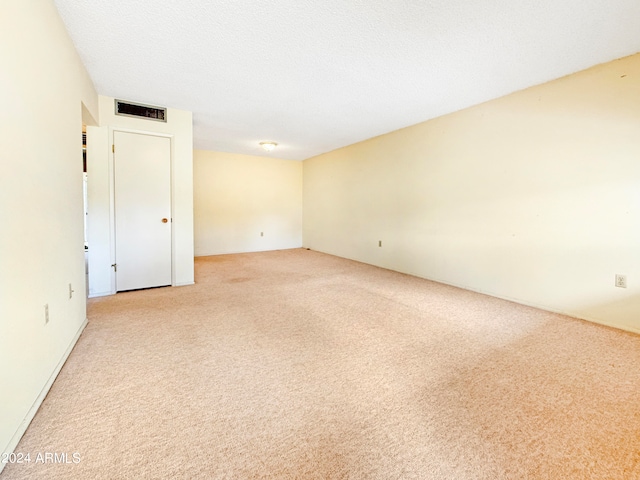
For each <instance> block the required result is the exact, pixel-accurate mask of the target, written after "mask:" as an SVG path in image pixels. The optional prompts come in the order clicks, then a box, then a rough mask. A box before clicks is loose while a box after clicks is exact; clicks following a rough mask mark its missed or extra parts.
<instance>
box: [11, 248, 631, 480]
mask: <svg viewBox="0 0 640 480" xmlns="http://www.w3.org/2000/svg"><path fill="white" fill-rule="evenodd" d="M196 281H197V284H196V285H194V286H189V287H181V288H162V289H155V290H147V291H139V292H130V293H122V294H118V295H116V296H113V297H106V298H100V299H94V300H91V301H90V302H89V325H88V326H87V328H86V330H85V332H84V334H83V335H82V337H81V338H80V341H79V342H78V345H77V347H76V348H75V350H74V351H73V353H72V354H71V356H70V358H69V361H68V362H67V364H66V365H65V367H64V368H63V370H62V372H61V374H60V376H59V377H58V379H57V381H56V382H55V384H54V385H53V388H52V390H51V392H50V394H49V395H48V397H47V398H46V400H45V402H44V404H43V405H42V408H41V409H40V411H39V412H38V414H37V416H36V417H35V419H34V421H33V423H32V425H31V426H30V427H29V429H28V431H27V433H26V434H25V436H24V438H23V439H22V441H21V442H20V444H19V446H18V448H17V450H16V451H17V452H24V453H26V452H30V453H31V454H32V459H33V458H34V455H36V454H37V453H38V452H67V453H69V454H70V455H71V453H73V452H78V453H79V454H80V455H81V461H80V463H79V464H62V465H60V464H50V463H49V464H42V463H39V464H35V463H33V462H32V463H31V464H28V465H8V466H7V468H6V469H5V471H4V473H3V474H2V475H0V477H1V478H2V480H10V479H54V480H55V479H142V478H157V479H163V478H180V479H182V478H184V479H195V478H203V479H205V478H206V479H208V478H221V479H222V478H224V479H226V478H229V479H236V478H237V479H253V478H284V479H289V478H300V479H325V478H331V479H334V478H335V479H347V478H348V479H369V478H370V479H412V478H415V479H456V480H457V479H463V480H464V479H491V480H495V479H638V478H640V402H639V400H640V336H637V335H633V334H630V333H625V332H622V331H617V330H614V329H610V328H606V327H602V326H599V325H595V324H590V323H587V322H583V321H579V320H575V319H572V318H568V317H564V316H561V315H556V314H551V313H547V312H544V311H540V310H536V309H534V308H529V307H524V306H521V305H516V304H513V303H510V302H507V301H503V300H498V299H495V298H491V297H487V296H483V295H479V294H475V293H471V292H467V291H464V290H460V289H457V288H453V287H448V286H445V285H441V284H437V283H433V282H429V281H425V280H421V279H418V278H414V277H410V276H407V275H402V274H398V273H394V272H391V271H387V270H383V269H379V268H375V267H371V266H367V265H363V264H360V263H356V262H351V261H348V260H344V259H340V258H336V257H332V256H329V255H324V254H320V253H317V252H313V251H307V250H302V249H299V250H288V251H278V252H266V253H257V254H241V255H225V256H215V257H202V258H198V259H197V260H196Z"/></svg>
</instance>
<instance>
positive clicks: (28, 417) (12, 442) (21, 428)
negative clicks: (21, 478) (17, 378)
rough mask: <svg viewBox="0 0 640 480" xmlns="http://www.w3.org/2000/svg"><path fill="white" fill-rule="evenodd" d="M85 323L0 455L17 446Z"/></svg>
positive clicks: (9, 452)
mask: <svg viewBox="0 0 640 480" xmlns="http://www.w3.org/2000/svg"><path fill="white" fill-rule="evenodd" d="M87 323H88V322H87V319H86V318H85V319H84V322H82V325H80V328H79V329H78V331H77V332H76V334H75V336H74V337H73V340H71V343H70V344H69V347H67V350H66V351H65V352H64V354H63V355H62V358H61V359H60V361H59V362H58V365H56V368H55V369H54V370H53V372H52V373H51V376H50V377H49V380H47V383H45V384H44V387H42V390H41V391H40V394H39V395H38V396H37V397H36V399H35V401H34V402H33V405H31V408H30V409H29V411H28V412H27V414H26V415H25V417H24V419H23V420H22V423H20V426H19V427H18V429H17V430H16V433H14V434H13V437H11V440H9V443H8V444H7V446H6V447H5V450H4V452H2V456H4V455H5V454H7V455H8V454H11V453H13V451H14V450H15V448H16V447H17V446H18V443H20V439H21V438H22V436H23V435H24V432H26V431H27V428H28V427H29V424H30V423H31V421H32V420H33V417H35V416H36V413H38V409H39V408H40V405H42V402H43V401H44V399H45V397H46V396H47V394H48V393H49V390H50V389H51V386H52V385H53V382H55V380H56V378H57V377H58V374H59V373H60V370H62V367H63V366H64V364H65V363H66V361H67V359H68V358H69V355H70V354H71V351H72V350H73V347H75V346H76V343H78V339H79V338H80V335H82V332H83V331H84V328H85V327H86V326H87ZM5 465H6V464H5V463H2V462H0V473H1V472H2V470H3V469H4V467H5Z"/></svg>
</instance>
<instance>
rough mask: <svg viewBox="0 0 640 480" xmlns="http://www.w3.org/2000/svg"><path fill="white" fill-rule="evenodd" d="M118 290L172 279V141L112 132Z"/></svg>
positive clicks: (132, 288)
mask: <svg viewBox="0 0 640 480" xmlns="http://www.w3.org/2000/svg"><path fill="white" fill-rule="evenodd" d="M114 177H115V178H114V183H115V192H114V196H115V238H116V290H117V291H119V292H121V291H123V290H134V289H138V288H149V287H159V286H164V285H171V141H170V139H169V138H167V137H156V136H153V135H141V134H137V133H127V132H114Z"/></svg>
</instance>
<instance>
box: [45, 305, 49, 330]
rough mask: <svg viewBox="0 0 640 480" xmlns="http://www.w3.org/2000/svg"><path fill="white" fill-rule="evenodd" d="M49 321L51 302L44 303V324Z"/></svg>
mask: <svg viewBox="0 0 640 480" xmlns="http://www.w3.org/2000/svg"><path fill="white" fill-rule="evenodd" d="M47 323H49V304H48V303H45V304H44V324H45V325H46V324H47Z"/></svg>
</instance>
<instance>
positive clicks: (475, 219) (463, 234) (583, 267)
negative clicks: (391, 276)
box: [303, 55, 640, 332]
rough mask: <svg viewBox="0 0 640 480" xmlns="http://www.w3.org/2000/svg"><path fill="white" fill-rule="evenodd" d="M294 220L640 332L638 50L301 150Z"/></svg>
mask: <svg viewBox="0 0 640 480" xmlns="http://www.w3.org/2000/svg"><path fill="white" fill-rule="evenodd" d="M303 231H304V235H303V238H304V246H305V247H310V248H312V249H316V250H320V251H323V252H328V253H331V254H335V255H339V256H343V257H347V258H351V259H356V260H359V261H363V262H366V263H370V264H374V265H379V266H382V267H386V268H390V269H394V270H398V271H401V272H406V273H411V274H414V275H418V276H421V277H425V278H429V279H433V280H437V281H440V282H444V283H448V284H452V285H457V286H461V287H464V288H468V289H471V290H476V291H480V292H486V293H488V294H491V295H495V296H498V297H504V298H508V299H513V300H515V301H517V302H521V303H525V304H530V305H535V306H539V307H542V308H545V309H549V310H554V311H560V312H566V313H569V314H571V315H575V316H577V317H581V318H585V319H590V320H593V321H596V322H601V323H605V324H610V325H615V326H618V327H621V328H625V329H629V330H634V331H637V332H640V314H639V312H640V55H635V56H632V57H628V58H625V59H622V60H619V61H615V62H612V63H609V64H606V65H601V66H598V67H595V68H592V69H590V70H587V71H584V72H581V73H578V74H576V75H572V76H569V77H566V78H563V79H560V80H556V81H553V82H551V83H548V84H545V85H541V86H537V87H534V88H530V89H528V90H525V91H522V92H518V93H515V94H512V95H509V96H507V97H504V98H501V99H498V100H494V101H491V102H488V103H485V104H482V105H479V106H476V107H473V108H469V109H466V110H463V111H460V112H457V113H454V114H451V115H447V116H444V117H441V118H438V119H435V120H432V121H429V122H426V123H422V124H419V125H416V126H412V127H409V128H406V129H403V130H400V131H397V132H393V133H390V134H388V135H384V136H381V137H377V138H374V139H370V140H367V141H365V142H362V143H359V144H355V145H352V146H349V147H346V148H342V149H340V150H337V151H334V152H331V153H328V154H324V155H321V156H318V157H315V158H312V159H309V160H306V161H305V162H304V230H303ZM379 240H382V242H383V243H382V247H378V241H379ZM616 273H620V274H626V275H627V279H628V288H627V289H621V288H616V287H614V275H615V274H616Z"/></svg>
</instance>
